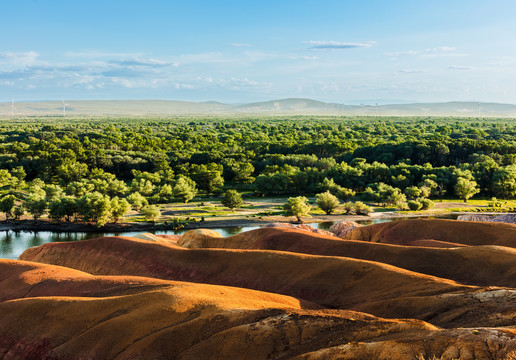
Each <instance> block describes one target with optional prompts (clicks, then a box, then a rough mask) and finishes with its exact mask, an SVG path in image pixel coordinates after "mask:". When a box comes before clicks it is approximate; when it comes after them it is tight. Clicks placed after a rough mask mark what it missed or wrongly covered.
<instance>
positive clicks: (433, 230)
mask: <svg viewBox="0 0 516 360" xmlns="http://www.w3.org/2000/svg"><path fill="white" fill-rule="evenodd" d="M345 239H353V240H363V241H371V242H380V243H387V244H398V245H406V244H408V243H410V242H411V241H414V240H422V239H433V240H439V241H445V242H452V243H459V244H465V245H499V246H507V247H512V248H516V224H504V223H492V222H472V221H457V220H442V219H412V220H403V221H392V222H388V223H381V224H374V225H369V226H362V227H358V228H355V229H353V230H351V232H349V233H347V234H346V235H345Z"/></svg>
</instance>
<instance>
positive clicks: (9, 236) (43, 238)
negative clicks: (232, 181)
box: [0, 215, 456, 259]
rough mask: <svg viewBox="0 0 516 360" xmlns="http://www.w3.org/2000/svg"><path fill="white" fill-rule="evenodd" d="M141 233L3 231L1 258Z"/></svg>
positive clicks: (230, 231)
mask: <svg viewBox="0 0 516 360" xmlns="http://www.w3.org/2000/svg"><path fill="white" fill-rule="evenodd" d="M440 218H448V219H454V218H456V216H450V215H448V216H441V217H440ZM404 219H408V218H383V219H371V220H366V221H359V222H360V223H362V224H363V225H370V224H377V223H383V222H389V221H393V220H404ZM308 225H312V226H313V227H316V228H319V229H324V230H327V229H328V228H329V227H330V226H331V225H333V222H332V221H326V222H322V223H308ZM257 228H259V226H243V227H240V226H238V227H235V226H233V227H224V228H214V229H211V230H215V231H216V232H218V233H219V234H220V235H222V236H231V235H234V234H238V233H240V232H243V231H249V230H253V229H257ZM186 231H188V230H158V231H156V233H158V234H165V235H180V234H184V233H185V232H186ZM146 232H150V233H155V232H154V231H146ZM140 233H141V231H136V232H121V233H104V232H73V233H63V232H52V231H38V232H32V231H11V230H8V231H2V232H0V258H4V259H16V258H18V256H20V254H21V253H22V252H24V251H25V249H27V248H29V247H32V246H39V245H42V244H44V243H48V242H61V241H77V240H86V239H93V238H97V237H103V236H119V235H123V236H134V235H137V234H140Z"/></svg>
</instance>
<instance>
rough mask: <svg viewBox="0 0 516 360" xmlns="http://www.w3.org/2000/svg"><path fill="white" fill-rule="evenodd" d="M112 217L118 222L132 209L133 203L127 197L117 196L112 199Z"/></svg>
mask: <svg viewBox="0 0 516 360" xmlns="http://www.w3.org/2000/svg"><path fill="white" fill-rule="evenodd" d="M110 206H111V219H112V220H113V221H114V222H115V223H116V222H118V221H119V220H120V219H121V218H122V217H123V216H124V215H125V214H127V213H128V212H129V210H131V205H130V204H129V202H128V201H127V200H126V199H120V198H118V196H115V197H114V198H112V199H111V204H110Z"/></svg>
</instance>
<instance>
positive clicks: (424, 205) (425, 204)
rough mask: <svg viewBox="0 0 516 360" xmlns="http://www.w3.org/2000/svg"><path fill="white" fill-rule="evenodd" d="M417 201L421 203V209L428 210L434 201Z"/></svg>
mask: <svg viewBox="0 0 516 360" xmlns="http://www.w3.org/2000/svg"><path fill="white" fill-rule="evenodd" d="M419 202H420V203H421V210H428V209H430V208H433V207H434V205H435V203H434V202H433V201H432V200H430V199H419Z"/></svg>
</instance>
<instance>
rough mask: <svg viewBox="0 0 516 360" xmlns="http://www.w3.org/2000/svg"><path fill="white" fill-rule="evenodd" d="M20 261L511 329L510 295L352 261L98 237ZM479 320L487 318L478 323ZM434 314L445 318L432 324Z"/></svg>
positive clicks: (515, 304)
mask: <svg viewBox="0 0 516 360" xmlns="http://www.w3.org/2000/svg"><path fill="white" fill-rule="evenodd" d="M271 230H273V231H274V229H271ZM466 249H467V248H466ZM20 259H22V260H30V261H37V262H42V263H48V264H54V265H60V266H66V267H71V268H74V269H78V270H81V271H85V272H88V273H91V274H95V275H133V276H147V277H153V278H160V279H169V280H179V281H190V282H197V283H209V284H217V285H228V286H238V287H243V288H249V289H255V290H261V291H267V292H273V293H278V294H284V295H289V296H293V297H296V298H299V299H304V300H307V301H310V302H314V303H317V304H319V305H321V306H325V307H328V308H338V309H351V310H358V311H362V309H367V312H368V313H371V314H373V315H378V316H382V317H389V318H397V317H400V314H402V317H407V318H415V319H421V320H427V319H436V321H434V322H433V324H435V325H439V326H444V327H451V326H454V324H455V323H456V322H460V323H461V325H462V326H480V324H482V325H484V326H507V325H508V324H513V323H514V322H515V321H516V291H512V290H507V293H506V296H504V297H497V298H490V297H489V296H486V300H485V301H484V302H479V301H478V299H476V298H475V296H473V295H471V294H476V293H481V294H483V293H486V292H489V293H491V291H492V290H493V289H490V288H487V289H483V288H478V287H472V286H465V285H461V284H458V283H456V282H454V281H451V280H448V279H442V278H437V277H433V276H428V275H424V274H420V273H416V272H413V271H408V270H405V269H402V268H399V267H394V266H391V265H387V264H384V263H380V262H373V261H367V260H359V259H353V258H344V257H329V256H314V255H305V254H296V253H287V252H280V251H265V250H226V249H185V248H181V247H178V246H175V245H168V244H160V243H156V242H149V241H145V240H137V239H131V238H125V237H106V238H99V239H92V240H85V241H80V242H71V243H49V244H44V245H42V246H40V247H38V248H31V249H28V250H27V251H26V252H24V253H23V254H22V255H21V257H20ZM453 294H455V295H454V296H452V295H453ZM394 305H396V306H394ZM429 309H431V311H430V310H429ZM485 313H490V314H492V316H490V317H485V316H480V315H479V314H485ZM435 314H446V316H442V317H439V318H436V315H435Z"/></svg>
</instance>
